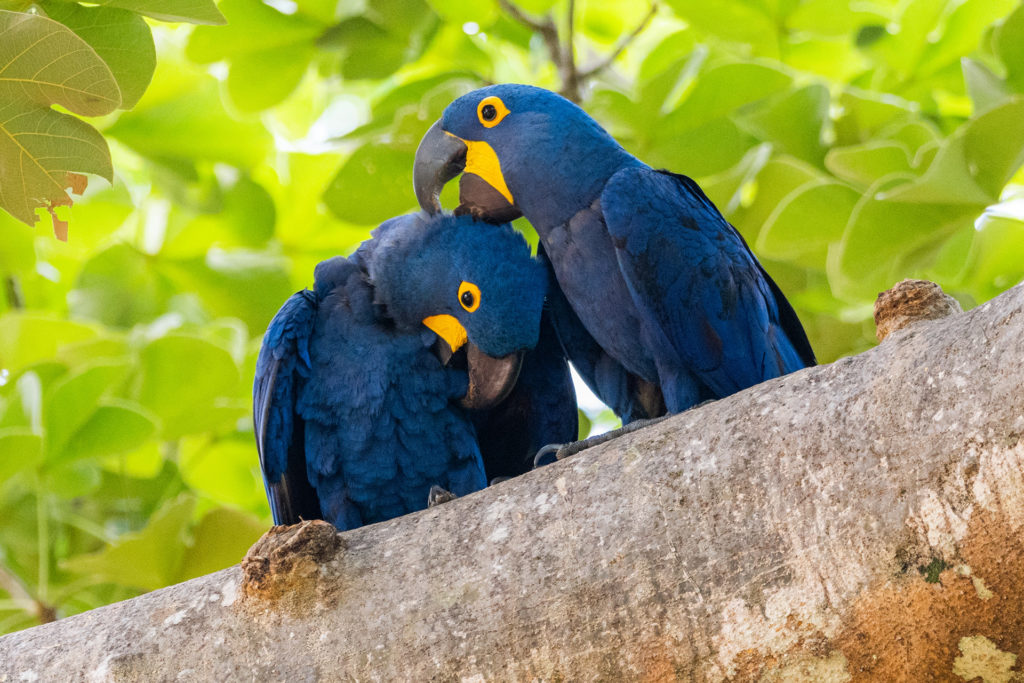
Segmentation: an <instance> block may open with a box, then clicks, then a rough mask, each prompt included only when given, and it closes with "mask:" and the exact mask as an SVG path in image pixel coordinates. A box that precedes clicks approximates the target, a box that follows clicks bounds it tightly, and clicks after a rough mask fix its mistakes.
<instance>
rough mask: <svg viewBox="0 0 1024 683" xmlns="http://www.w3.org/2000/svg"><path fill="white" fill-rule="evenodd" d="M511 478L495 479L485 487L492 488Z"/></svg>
mask: <svg viewBox="0 0 1024 683" xmlns="http://www.w3.org/2000/svg"><path fill="white" fill-rule="evenodd" d="M511 478H512V477H495V478H494V479H491V482H490V483H489V484H487V485H488V486H494V485H495V484H500V483H501V482H503V481H508V480H509V479H511Z"/></svg>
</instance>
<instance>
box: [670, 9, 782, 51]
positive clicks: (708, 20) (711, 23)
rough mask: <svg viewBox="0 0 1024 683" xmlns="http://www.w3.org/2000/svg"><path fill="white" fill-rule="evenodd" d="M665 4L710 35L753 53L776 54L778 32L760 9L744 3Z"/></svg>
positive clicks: (770, 19)
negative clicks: (751, 49) (748, 46)
mask: <svg viewBox="0 0 1024 683" xmlns="http://www.w3.org/2000/svg"><path fill="white" fill-rule="evenodd" d="M668 4H669V6H670V7H671V8H672V9H673V10H674V11H675V13H676V14H678V15H679V17H680V18H682V19H685V20H686V22H687V23H689V24H691V25H692V26H694V27H696V28H698V29H700V30H701V31H703V32H705V33H707V34H709V35H713V36H718V37H720V38H724V39H725V40H732V41H735V42H740V43H747V44H749V45H750V46H751V47H752V48H753V50H754V52H755V54H762V55H768V56H775V55H777V54H778V30H777V27H776V24H775V21H774V20H773V18H772V17H771V16H769V14H768V13H767V12H766V11H765V8H764V7H763V6H757V4H756V3H752V2H744V1H743V0H719V1H718V2H704V1H702V0H668Z"/></svg>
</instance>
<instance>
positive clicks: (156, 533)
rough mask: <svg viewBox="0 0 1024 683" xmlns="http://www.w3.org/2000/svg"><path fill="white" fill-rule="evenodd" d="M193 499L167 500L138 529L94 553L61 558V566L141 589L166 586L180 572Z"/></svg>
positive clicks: (186, 497)
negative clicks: (143, 525)
mask: <svg viewBox="0 0 1024 683" xmlns="http://www.w3.org/2000/svg"><path fill="white" fill-rule="evenodd" d="M194 509H195V499H194V498H192V497H191V496H188V495H181V496H178V497H177V498H176V499H174V500H171V501H168V502H167V503H166V504H165V505H164V506H163V507H162V508H160V510H159V511H158V512H157V513H156V514H154V515H153V517H152V519H150V521H149V524H147V525H146V527H145V528H144V529H142V530H141V531H137V532H135V533H128V534H125V535H123V536H121V537H120V538H119V539H117V541H115V542H114V543H112V544H110V545H109V546H107V547H106V548H104V549H103V550H101V551H99V552H98V553H92V554H90V555H78V556H74V557H71V558H68V559H67V560H65V561H64V562H63V563H62V564H63V567H64V569H66V570H67V571H72V572H75V573H77V574H86V575H89V576H94V577H96V578H97V579H99V580H101V581H110V582H113V583H118V584H121V585H123V586H132V587H134V588H138V589H141V590H155V589H157V588H162V587H164V586H166V585H169V584H171V583H173V582H174V581H176V580H177V578H178V577H179V576H180V574H181V567H182V559H183V558H184V555H185V540H186V532H187V530H188V524H189V521H190V520H191V519H192V511H193V510H194Z"/></svg>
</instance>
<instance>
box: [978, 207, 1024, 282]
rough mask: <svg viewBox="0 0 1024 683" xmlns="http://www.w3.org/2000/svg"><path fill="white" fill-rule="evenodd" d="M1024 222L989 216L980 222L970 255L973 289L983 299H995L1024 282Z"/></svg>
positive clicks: (1014, 218)
mask: <svg viewBox="0 0 1024 683" xmlns="http://www.w3.org/2000/svg"><path fill="white" fill-rule="evenodd" d="M1021 254H1024V220H1022V219H1021V218H1020V217H1012V216H1002V215H998V214H995V213H986V214H985V215H984V216H983V217H982V219H981V220H980V221H978V229H977V231H976V233H975V238H974V243H973V244H972V245H971V252H970V261H971V267H970V274H969V276H968V283H967V284H969V286H970V287H972V288H973V289H975V290H977V291H979V293H980V296H981V297H982V298H983V299H988V298H990V297H993V296H996V295H997V294H999V293H1001V292H1003V291H1004V290H1006V289H1008V288H1009V287H1013V286H1014V285H1016V284H1017V283H1018V282H1020V281H1021V280H1022V279H1024V259H1021Z"/></svg>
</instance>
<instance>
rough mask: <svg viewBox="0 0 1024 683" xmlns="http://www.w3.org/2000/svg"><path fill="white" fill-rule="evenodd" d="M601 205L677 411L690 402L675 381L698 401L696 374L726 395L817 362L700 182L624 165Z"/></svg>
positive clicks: (771, 285) (778, 295)
mask: <svg viewBox="0 0 1024 683" xmlns="http://www.w3.org/2000/svg"><path fill="white" fill-rule="evenodd" d="M601 207H602V211H603V214H604V218H605V222H606V224H607V226H608V231H609V233H610V234H611V236H612V240H613V242H614V244H615V247H616V249H617V253H618V260H619V266H620V269H621V271H622V273H623V276H624V277H625V279H626V282H627V284H628V286H629V288H630V293H631V294H632V296H633V301H634V304H635V305H636V306H637V308H638V309H639V311H640V312H641V314H642V315H643V317H644V320H645V327H646V328H647V330H648V334H649V336H650V339H648V343H649V344H650V345H651V346H652V348H653V350H654V354H655V361H656V362H657V363H658V366H659V372H660V373H661V374H662V377H661V384H662V389H663V391H665V394H666V397H665V398H666V403H668V404H669V410H670V411H674V410H678V409H680V408H681V407H686V406H676V407H673V405H672V404H673V403H678V402H679V401H681V400H682V399H683V396H676V395H674V394H675V392H673V389H672V387H671V386H666V384H669V385H671V383H672V381H675V382H677V383H682V384H684V385H685V387H684V389H682V390H680V391H679V392H678V393H679V394H681V395H684V396H685V400H686V401H689V402H692V396H691V395H692V393H693V386H692V384H693V378H696V380H697V381H698V382H699V383H701V384H703V385H704V386H705V387H706V388H707V389H708V390H710V393H711V394H712V395H714V396H727V395H729V394H732V393H734V392H736V391H739V390H741V389H745V388H746V387H749V386H752V385H754V384H757V383H759V382H762V381H764V380H766V379H770V378H772V377H776V376H778V375H780V374H784V373H787V372H791V371H794V370H798V369H800V368H802V367H805V366H806V365H810V364H813V363H814V357H813V353H812V352H811V349H810V344H809V343H808V342H807V338H806V335H805V334H804V331H803V328H802V327H801V326H800V324H799V321H798V320H796V315H795V314H794V313H793V312H792V309H791V308H790V306H789V304H788V303H787V302H786V300H785V297H783V296H782V294H781V292H780V291H779V290H778V287H777V286H776V285H775V283H774V282H772V281H771V278H769V277H768V275H767V273H765V271H764V269H763V268H762V267H761V265H760V264H759V263H758V262H757V259H756V258H755V257H754V255H753V253H751V251H750V249H749V248H748V247H747V245H746V243H745V242H744V241H743V238H742V237H741V236H740V235H739V233H738V232H736V230H735V229H734V228H733V227H732V226H731V225H729V223H728V222H726V220H725V219H724V218H723V217H722V215H721V214H720V213H719V212H718V210H717V209H716V208H715V207H714V205H713V204H712V203H711V202H710V200H708V199H707V197H705V196H704V193H703V192H701V191H700V188H699V187H697V185H696V183H694V182H693V181H692V180H690V179H689V178H686V177H685V176H679V175H675V174H670V173H666V172H660V171H654V170H651V169H649V168H643V167H634V168H627V169H623V170H621V171H619V172H618V173H616V174H615V175H614V176H613V177H612V178H611V179H610V180H609V182H608V185H607V186H606V187H605V190H604V192H603V193H602V195H601ZM673 373H675V375H676V376H671V377H666V376H665V375H672V374H673ZM667 380H668V381H667Z"/></svg>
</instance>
